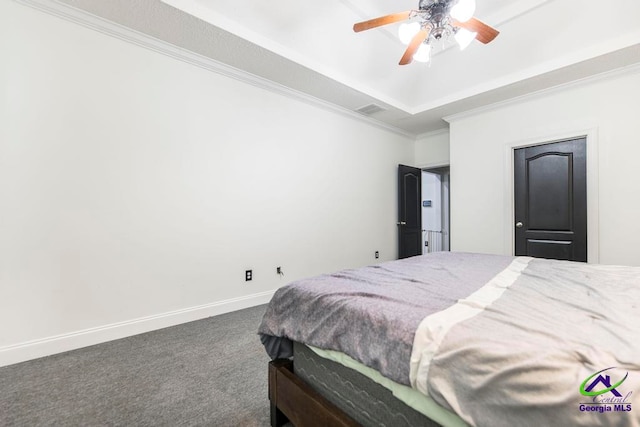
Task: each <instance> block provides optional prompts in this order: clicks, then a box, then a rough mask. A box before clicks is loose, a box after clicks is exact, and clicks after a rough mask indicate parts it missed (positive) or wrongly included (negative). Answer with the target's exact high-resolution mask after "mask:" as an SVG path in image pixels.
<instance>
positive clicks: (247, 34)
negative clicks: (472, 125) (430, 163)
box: [61, 0, 640, 134]
mask: <svg viewBox="0 0 640 427" xmlns="http://www.w3.org/2000/svg"><path fill="white" fill-rule="evenodd" d="M476 1H477V4H478V6H477V10H476V14H475V15H476V17H478V18H479V19H481V20H482V21H484V22H486V23H487V24H489V25H491V26H493V27H495V28H497V29H498V30H499V31H500V32H501V33H500V35H499V36H498V37H497V38H496V40H494V41H493V42H492V43H490V44H488V45H483V44H481V43H479V42H473V43H472V45H471V46H469V47H468V48H467V49H466V50H465V51H462V52H461V51H460V50H459V49H458V48H457V47H456V46H452V47H447V46H443V47H442V48H441V49H440V51H438V52H437V53H436V54H435V55H434V56H433V58H432V61H431V63H430V64H422V63H413V64H410V65H408V66H399V65H398V60H399V59H400V57H401V56H402V53H403V51H404V49H405V46H404V45H402V44H401V43H400V41H399V40H398V37H397V35H396V34H397V27H398V25H399V24H392V25H389V26H387V27H382V28H378V29H374V30H369V31H365V32H362V33H358V34H356V33H354V32H353V31H352V26H353V24H354V23H355V22H359V21H363V20H366V19H370V18H373V17H377V16H381V15H385V14H388V13H392V12H398V11H404V10H409V9H413V8H416V7H417V0H416V1H408V0H329V1H324V2H313V3H312V2H307V1H304V0H303V1H301V0H278V1H275V2H264V1H257V0H244V1H243V2H241V3H238V2H237V1H234V0H162V1H161V0H133V1H131V0H129V1H124V0H111V1H109V2H95V1H92V0H61V2H62V3H66V4H69V5H72V6H74V7H77V8H80V9H84V10H86V11H88V12H90V13H92V14H95V15H97V16H100V17H102V18H105V19H108V20H110V21H113V22H116V23H118V24H121V25H124V26H127V27H129V28H132V29H134V30H137V31H140V32H143V33H145V34H148V35H151V36H153V37H155V38H158V39H161V40H164V41H166V42H168V43H171V44H174V45H177V46H179V47H182V48H185V49H188V50H191V51H193V52H196V53H198V54H201V55H204V56H206V57H209V58H211V59H214V60H216V61H220V62H223V63H225V64H228V65H230V66H232V67H234V68H237V69H240V70H244V71H246V72H247V73H250V74H253V75H257V76H259V77H262V78H265V79H267V80H269V81H272V82H274V83H275V84H278V85H282V86H285V87H287V88H290V89H292V90H295V91H299V92H303V93H305V94H308V95H310V96H312V97H314V98H318V99H320V100H323V101H326V102H329V103H331V104H335V105H338V106H340V107H343V108H346V109H349V110H353V111H356V110H358V109H359V108H361V107H366V106H369V105H370V104H375V105H376V106H378V107H381V109H380V108H379V109H377V110H378V111H376V112H373V113H371V114H370V116H371V118H373V119H375V120H378V121H381V122H383V123H386V124H388V125H391V126H393V127H396V128H399V129H401V130H403V131H405V132H408V133H411V134H420V133H424V132H429V131H432V130H436V129H439V128H443V127H446V123H445V122H444V121H443V120H442V118H443V117H446V116H448V115H452V114H456V113H460V112H463V111H466V110H469V109H473V108H478V107H482V106H484V105H487V104H491V103H495V102H500V101H504V100H508V99H511V98H514V97H518V96H522V95H525V94H527V93H531V92H535V91H540V90H543V89H546V88H549V87H554V86H558V85H562V84H564V83H568V82H571V81H575V80H579V79H583V78H585V77H589V76H591V75H595V74H600V73H603V72H607V71H610V70H614V69H618V68H621V67H624V66H628V65H630V64H635V63H638V62H640V25H638V23H637V19H636V17H637V16H640V2H638V1H636V0H620V1H617V2H606V3H605V2H601V1H596V0H476ZM613 5H615V7H613Z"/></svg>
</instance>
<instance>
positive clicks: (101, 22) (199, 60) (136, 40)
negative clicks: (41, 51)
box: [14, 0, 416, 140]
mask: <svg viewBox="0 0 640 427" xmlns="http://www.w3.org/2000/svg"><path fill="white" fill-rule="evenodd" d="M14 1H15V2H17V3H19V4H22V5H24V6H28V7H31V8H33V9H36V10H39V11H41V12H45V13H47V14H49V15H52V16H55V17H58V18H61V19H64V20H66V21H69V22H72V23H74V24H78V25H81V26H83V27H85V28H89V29H91V30H94V31H98V32H100V33H102V34H105V35H107V36H110V37H115V38H117V39H119V40H122V41H124V42H127V43H131V44H133V45H136V46H139V47H142V48H144V49H148V50H151V51H154V52H156V53H160V54H162V55H165V56H168V57H170V58H173V59H177V60H179V61H182V62H185V63H188V64H191V65H194V66H196V67H199V68H202V69H205V70H207V71H211V72H213V73H216V74H220V75H223V76H225V77H229V78H232V79H234V80H238V81H241V82H243V83H246V84H249V85H251V86H255V87H258V88H260V89H265V90H268V91H270V92H273V93H276V94H279V95H283V96H286V97H288V98H290V99H293V100H296V101H300V102H304V103H307V104H310V105H313V106H315V107H319V108H322V109H324V110H326V111H330V112H333V113H337V114H340V115H342V116H345V117H348V118H350V119H353V120H356V121H360V122H363V123H366V124H368V125H370V126H373V127H376V128H378V129H382V130H385V131H389V132H392V133H394V134H397V135H400V136H404V137H406V138H410V139H412V140H414V139H415V137H416V135H415V134H414V133H411V132H408V131H406V130H403V129H400V128H398V127H395V126H392V125H390V124H387V123H383V122H381V121H379V120H376V119H374V118H371V117H367V116H363V115H362V114H360V113H357V112H355V111H351V110H349V109H347V108H344V107H341V106H339V105H336V104H332V103H330V102H327V101H324V100H322V99H319V98H316V97H314V96H311V95H308V94H306V93H303V92H300V91H297V90H295V89H291V88H289V87H286V86H284V85H281V84H279V83H276V82H273V81H271V80H267V79H265V78H263V77H259V76H256V75H254V74H251V73H248V72H246V71H244V70H240V69H238V68H235V67H232V66H230V65H227V64H224V63H222V62H220V61H216V60H214V59H211V58H208V57H206V56H203V55H200V54H197V53H195V52H192V51H190V50H187V49H184V48H181V47H179V46H176V45H173V44H171V43H167V42H165V41H163V40H160V39H157V38H155V37H152V36H149V35H147V34H144V33H141V32H139V31H136V30H133V29H131V28H128V27H125V26H123V25H120V24H117V23H115V22H112V21H109V20H106V19H104V18H101V17H99V16H96V15H93V14H91V13H89V12H87V11H85V10H82V9H78V8H76V7H73V6H71V5H68V4H65V3H62V2H60V1H57V0H14Z"/></svg>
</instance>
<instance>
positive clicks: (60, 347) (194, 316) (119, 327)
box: [0, 290, 275, 366]
mask: <svg viewBox="0 0 640 427" xmlns="http://www.w3.org/2000/svg"><path fill="white" fill-rule="evenodd" d="M274 292H275V290H272V291H267V292H261V293H257V294H252V295H247V296H243V297H239V298H232V299H228V300H224V301H218V302H214V303H210V304H204V305H199V306H196V307H190V308H185V309H182V310H175V311H171V312H168V313H162V314H157V315H153V316H147V317H141V318H138V319H133V320H127V321H124V322H118V323H113V324H110V325H104V326H99V327H96V328H90V329H84V330H82V331H76V332H71V333H68V334H62V335H56V336H53V337H47V338H42V339H37V340H33V341H27V342H23V343H20V344H14V345H10V346H6V347H1V348H0V366H6V365H11V364H14V363H19V362H25V361H27V360H32V359H37V358H39V357H44V356H50V355H52V354H56V353H62V352H64V351H69V350H75V349H78V348H82V347H87V346H90V345H95V344H100V343H103V342H107V341H111V340H115V339H120V338H125V337H129V336H132V335H137V334H141V333H144V332H150V331H154V330H157V329H162V328H166V327H169V326H175V325H179V324H181V323H186V322H192V321H194V320H200V319H204V318H207V317H211V316H217V315H219V314H224V313H229V312H231V311H236V310H242V309H243V308H249V307H254V306H256V305H261V304H266V303H267V302H269V300H270V299H271V297H272V296H273V294H274Z"/></svg>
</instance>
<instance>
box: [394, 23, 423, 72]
mask: <svg viewBox="0 0 640 427" xmlns="http://www.w3.org/2000/svg"><path fill="white" fill-rule="evenodd" d="M428 35H429V31H428V30H427V29H426V28H423V29H421V30H420V31H418V33H417V34H416V35H415V36H413V39H411V43H409V46H407V50H405V51H404V55H402V58H400V65H407V64H410V63H411V61H413V55H415V53H416V52H417V51H418V48H419V47H420V45H421V44H422V42H423V41H424V40H425V39H426V38H427V36H428Z"/></svg>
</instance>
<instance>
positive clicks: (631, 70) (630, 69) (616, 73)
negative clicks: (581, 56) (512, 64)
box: [442, 63, 640, 123]
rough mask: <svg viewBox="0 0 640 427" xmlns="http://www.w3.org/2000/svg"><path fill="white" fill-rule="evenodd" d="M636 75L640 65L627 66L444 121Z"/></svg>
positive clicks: (451, 121) (639, 70)
mask: <svg viewBox="0 0 640 427" xmlns="http://www.w3.org/2000/svg"><path fill="white" fill-rule="evenodd" d="M635 73H640V63H636V64H631V65H627V66H624V67H621V68H616V69H615V70H610V71H605V72H602V73H599V74H594V75H592V76H588V77H584V78H581V79H578V80H573V81H570V82H567V83H562V84H559V85H556V86H552V87H549V88H546V89H541V90H538V91H535V92H531V93H527V94H525V95H521V96H517V97H515V98H511V99H507V100H504V101H500V102H495V103H493V104H489V105H484V106H482V107H478V108H474V109H471V110H467V111H463V112H461V113H457V114H452V115H450V116H446V117H443V118H442V120H444V121H446V122H447V123H453V122H456V121H458V120H462V119H465V118H467V117H471V116H475V115H477V114H480V113H484V112H489V111H493V110H498V109H500V108H504V107H507V106H509V105H515V104H519V103H522V102H526V101H530V100H533V99H537V98H541V97H544V96H549V95H552V94H554V93H558V92H562V91H565V90H568V89H572V88H575V87H580V86H586V85H588V84H592V83H596V82H599V81H604V80H608V79H612V78H616V77H620V76H624V75H627V74H635Z"/></svg>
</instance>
